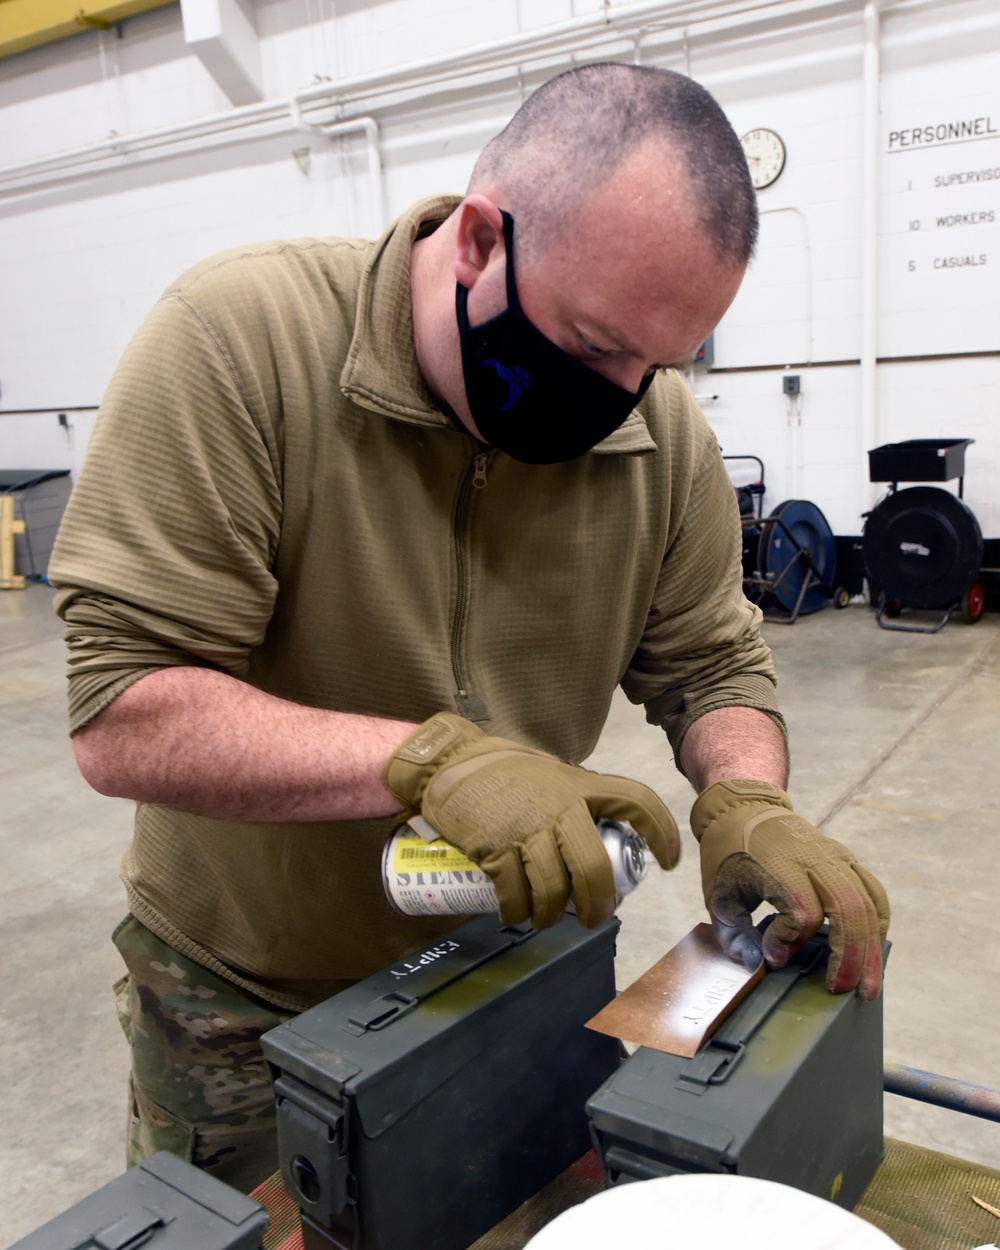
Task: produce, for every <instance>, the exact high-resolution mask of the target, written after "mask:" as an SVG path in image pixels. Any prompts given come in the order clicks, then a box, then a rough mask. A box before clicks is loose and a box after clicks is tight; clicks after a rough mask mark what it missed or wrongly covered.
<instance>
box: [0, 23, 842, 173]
mask: <svg viewBox="0 0 1000 1250" xmlns="http://www.w3.org/2000/svg"><path fill="white" fill-rule="evenodd" d="M858 4H859V0H729V2H726V3H716V4H712V5H709V6H706V4H705V3H704V0H673V2H668V3H663V0H659V2H649V0H647V2H646V3H640V4H632V5H621V6H618V7H615V8H613V9H607V8H605V9H602V10H600V11H599V12H597V13H595V14H588V15H586V16H580V17H577V18H574V19H572V20H569V21H566V22H561V23H557V24H555V25H552V26H547V27H542V28H540V29H538V30H536V31H529V32H526V33H521V34H518V35H516V36H511V37H508V38H505V39H501V40H496V41H494V42H493V43H490V44H483V45H480V46H477V47H471V48H464V49H460V50H458V51H456V52H453V53H449V54H447V55H445V56H439V57H434V58H431V59H428V60H423V61H417V62H411V63H410V64H408V65H404V66H399V67H396V68H394V69H391V70H377V71H373V72H371V73H368V74H362V75H358V76H356V77H354V78H349V79H342V80H340V81H339V82H322V83H317V84H315V85H313V86H310V87H307V88H304V89H302V90H300V91H296V92H295V93H294V95H293V96H292V100H294V101H295V104H294V106H293V105H292V103H291V102H290V100H289V99H288V98H284V99H279V100H267V101H262V102H261V103H259V104H250V105H243V106H242V107H240V108H235V109H231V110H229V111H228V112H225V113H217V114H213V115H210V116H207V117H203V118H199V119H197V120H195V121H189V122H182V123H177V124H174V125H170V126H162V127H157V128H155V129H152V130H145V131H136V132H132V133H129V134H125V135H116V134H111V135H109V136H107V137H106V138H104V139H101V140H97V141H96V142H94V143H90V144H85V145H83V146H82V147H77V148H71V149H68V150H66V151H62V152H56V153H53V154H51V155H49V156H46V157H39V158H37V159H35V160H30V161H23V162H20V163H18V164H16V165H8V166H5V167H2V168H0V194H10V193H12V192H15V191H24V190H29V189H31V188H32V187H34V186H37V185H39V184H43V183H45V182H48V181H50V180H52V179H53V178H57V177H59V176H65V175H73V174H80V173H85V172H88V169H95V168H102V167H108V166H102V165H101V164H100V163H101V162H108V161H111V160H115V159H116V158H118V164H120V158H122V157H127V156H133V157H135V156H137V155H139V154H140V153H142V152H144V151H150V150H154V149H163V148H166V147H174V146H182V145H187V146H200V145H201V144H202V143H204V144H205V145H206V146H207V145H208V144H209V143H212V144H215V143H219V142H232V141H234V140H236V139H239V138H241V137H248V136H246V131H247V130H249V129H250V128H252V127H262V126H265V125H270V126H279V127H280V126H282V125H284V126H287V125H289V124H291V125H293V127H294V125H295V123H294V122H293V121H292V120H291V117H292V109H293V107H294V108H297V109H298V116H299V120H300V121H301V120H302V106H303V105H306V104H312V105H314V106H319V105H321V104H326V105H329V106H333V107H338V108H340V109H343V108H345V107H347V106H348V105H349V104H352V103H354V104H356V103H358V102H360V101H366V102H369V103H370V102H371V101H372V100H374V99H375V98H376V97H379V96H386V95H392V94H398V93H400V92H405V91H418V90H421V89H423V88H425V87H430V86H434V87H440V86H441V85H442V84H443V83H445V82H447V81H449V80H454V79H462V78H468V77H470V76H476V75H481V74H483V73H487V72H511V71H516V70H517V68H518V66H520V65H522V64H524V63H530V62H533V61H540V60H545V59H547V58H553V57H557V56H560V55H566V54H568V53H571V52H578V53H583V52H586V51H587V50H588V49H589V50H593V49H594V48H595V47H596V46H597V45H599V44H601V43H605V42H607V41H608V40H609V39H610V40H616V41H621V40H623V39H626V38H627V37H628V35H629V33H630V32H632V33H635V32H636V31H637V30H640V29H641V33H642V36H643V38H644V39H649V38H650V37H651V36H652V37H656V38H657V39H658V42H661V43H662V42H663V41H664V40H668V41H670V42H673V43H677V44H678V46H679V47H683V44H684V43H685V41H688V40H691V39H692V38H694V37H697V38H699V39H703V40H706V41H707V40H709V39H714V38H717V37H719V36H721V35H730V36H732V35H735V34H736V33H740V34H745V33H747V32H748V31H751V30H772V29H787V28H788V27H789V26H790V25H796V24H800V25H804V24H809V23H814V22H818V21H824V20H828V19H830V18H835V17H839V16H843V15H844V14H847V13H852V12H855V11H856V10H857V8H858ZM353 120H355V119H343V121H345V122H347V121H353ZM241 132H242V133H241ZM118 164H116V165H112V166H110V167H111V168H117V167H118ZM5 183H6V184H8V185H7V186H6V187H5V186H4V185H3V184H5ZM11 184H13V185H11Z"/></svg>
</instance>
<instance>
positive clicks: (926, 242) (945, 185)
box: [879, 95, 1000, 356]
mask: <svg viewBox="0 0 1000 1250" xmlns="http://www.w3.org/2000/svg"><path fill="white" fill-rule="evenodd" d="M881 178H882V197H881V198H882V205H883V210H882V211H883V215H882V249H881V250H882V264H881V276H882V283H881V304H882V312H883V316H882V325H881V335H880V341H879V354H880V355H883V356H907V355H939V354H940V355H944V354H950V353H962V352H975V351H991V350H992V351H995V350H997V349H1000V299H998V294H1000V96H997V95H993V96H992V98H991V99H982V100H977V101H972V102H970V101H969V100H967V99H966V100H961V101H959V102H958V103H957V104H956V106H955V107H952V108H949V107H948V106H946V105H942V104H941V103H940V102H937V103H935V104H934V105H932V106H924V107H922V108H913V107H910V108H907V109H905V110H899V111H898V112H894V113H893V114H892V115H890V116H888V117H887V118H885V119H884V123H883V156H882V168H881Z"/></svg>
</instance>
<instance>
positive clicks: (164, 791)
mask: <svg viewBox="0 0 1000 1250" xmlns="http://www.w3.org/2000/svg"><path fill="white" fill-rule="evenodd" d="M415 728H416V726H415V725H413V724H410V723H409V722H405V721H392V720H382V719H380V718H378V717H373V716H356V715H352V714H349V713H343V712H330V711H325V710H323V709H320V708H310V707H303V706H302V705H300V704H297V703H289V702H287V701H286V700H284V699H278V698H275V697H274V696H273V695H269V694H265V693H264V692H263V691H260V690H257V689H255V688H254V687H252V686H248V685H246V684H245V683H244V682H240V681H237V680H236V679H234V678H232V677H227V676H226V675H225V674H223V673H219V672H216V671H215V670H214V669H206V668H193V667H192V668H164V669H158V670H157V671H156V672H155V673H150V674H149V675H147V676H146V677H142V678H140V679H139V681H137V682H135V683H134V684H133V685H132V686H129V688H128V689H127V690H125V691H124V692H123V693H122V694H120V695H119V696H118V698H117V699H115V701H114V702H113V703H112V704H111V705H110V706H109V707H107V708H105V710H104V711H103V712H102V713H101V714H100V715H99V716H97V717H96V718H95V719H94V720H93V721H92V722H91V723H90V724H89V725H88V726H86V728H85V729H82V730H81V731H80V732H79V733H78V734H77V735H76V736H75V737H74V738H73V747H74V751H75V753H76V759H77V763H78V765H79V767H80V771H81V772H82V773H83V775H84V777H85V778H86V780H87V781H88V782H89V783H90V784H91V785H92V786H93V787H94V788H95V789H96V790H99V791H100V792H101V793H102V794H108V795H112V796H114V797H116V798H126V799H134V800H136V801H138V802H143V803H164V804H167V805H168V806H171V807H179V808H183V809H184V810H186V811H191V812H197V813H199V814H201V815H204V816H214V817H217V818H219V819H223V820H260V821H311V820H349V819H358V818H365V817H374V816H388V815H391V814H392V813H393V812H395V811H398V810H399V803H398V802H397V801H396V800H395V799H394V798H393V796H392V795H391V794H390V793H389V791H388V790H387V789H386V787H385V782H384V780H383V773H384V770H385V765H386V762H387V761H388V759H389V757H390V756H391V755H392V754H393V752H394V751H395V750H396V748H397V747H398V746H399V745H400V743H401V742H402V741H403V740H404V739H405V738H407V737H408V736H409V735H410V734H411V733H412V732H413V730H414V729H415Z"/></svg>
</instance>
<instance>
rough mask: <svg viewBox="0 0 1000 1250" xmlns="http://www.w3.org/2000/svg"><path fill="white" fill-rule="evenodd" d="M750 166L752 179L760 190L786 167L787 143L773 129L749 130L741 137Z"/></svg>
mask: <svg viewBox="0 0 1000 1250" xmlns="http://www.w3.org/2000/svg"><path fill="white" fill-rule="evenodd" d="M740 143H741V144H742V146H743V154H744V156H745V157H746V158H747V165H748V166H749V167H750V181H751V182H752V183H753V185H754V187H755V188H756V189H757V190H758V191H760V190H761V189H762V188H763V187H769V186H770V185H771V183H772V182H774V180H775V179H776V178H777V176H778V175H779V174H780V173H781V171H782V170H783V169H784V168H785V145H784V143H782V141H781V138H780V136H779V135H776V134H775V132H774V131H773V130H748V131H747V133H746V134H745V135H743V136H742V138H741V139H740Z"/></svg>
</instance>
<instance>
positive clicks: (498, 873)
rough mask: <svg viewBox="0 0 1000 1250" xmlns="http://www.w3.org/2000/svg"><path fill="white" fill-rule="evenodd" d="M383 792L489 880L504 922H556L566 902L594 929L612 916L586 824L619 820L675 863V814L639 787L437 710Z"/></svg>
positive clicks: (611, 895)
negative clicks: (387, 791) (492, 734)
mask: <svg viewBox="0 0 1000 1250" xmlns="http://www.w3.org/2000/svg"><path fill="white" fill-rule="evenodd" d="M385 777H386V784H387V785H388V787H389V789H390V790H391V791H392V793H393V794H394V795H395V797H396V798H397V799H399V801H400V802H401V803H402V804H404V807H405V810H404V813H403V814H404V816H413V815H416V814H417V813H419V814H420V815H421V816H423V817H424V819H425V820H427V821H428V822H429V823H430V824H431V825H432V826H433V827H434V828H435V829H436V830H437V832H438V833H439V834H440V835H441V837H442V838H444V839H445V840H446V841H447V842H450V843H451V844H452V845H453V846H456V847H458V849H459V850H460V851H461V852H462V853H463V854H464V855H467V856H468V858H469V859H471V860H473V861H474V862H475V863H477V864H478V865H479V866H480V867H481V868H482V869H483V870H484V871H485V872H486V873H488V874H489V876H490V878H491V879H492V881H493V884H494V885H495V887H496V891H497V898H498V899H499V902H500V916H501V918H502V919H503V921H504V923H505V924H517V923H519V922H520V921H522V920H527V919H528V918H529V917H530V919H531V923H532V924H533V925H534V927H535V928H536V929H542V928H545V927H546V926H547V925H551V924H555V922H556V921H557V920H558V919H559V917H560V916H561V915H562V913H563V911H564V910H565V908H566V904H567V902H568V901H569V899H570V896H572V898H573V903H574V905H575V907H576V915H577V919H578V920H579V921H580V923H581V924H582V925H583V926H584V927H585V928H588V929H589V928H596V926H598V925H600V924H603V923H604V922H605V921H606V920H608V919H609V918H610V917H611V915H612V913H613V912H614V909H615V882H614V873H613V870H612V866H611V860H610V859H609V858H608V853H607V851H606V850H605V848H604V843H603V841H602V840H601V835H600V833H599V832H598V830H597V827H596V825H595V823H594V822H595V821H596V820H598V819H601V818H606V819H608V820H621V821H628V823H629V824H630V825H632V827H633V828H634V829H635V830H636V831H637V832H638V833H640V834H642V836H643V837H644V838H645V839H646V841H647V843H648V844H649V848H650V850H651V851H652V852H653V854H654V855H655V856H656V858H657V860H658V861H659V863H660V865H661V866H662V867H663V868H673V866H674V865H675V864H676V863H677V860H678V858H679V857H680V837H679V835H678V832H677V825H676V823H675V822H674V818H673V817H672V816H671V815H670V813H669V811H667V809H666V807H665V806H664V805H663V803H662V802H661V801H660V799H659V798H657V796H656V795H655V794H654V793H653V791H652V790H650V789H649V788H648V787H647V786H644V785H641V784H640V783H639V782H637V781H629V780H627V779H626V778H624V777H611V776H606V775H604V774H602V773H595V772H590V771H589V770H587V769H585V768H579V767H577V766H576V765H574V764H566V763H564V762H563V761H562V760H559V759H557V758H556V757H555V756H554V755H547V754H546V753H545V752H544V751H536V750H533V749H532V748H531V747H526V746H522V745H521V744H520V743H517V742H512V741H510V740H508V739H506V738H492V737H489V736H488V735H487V734H485V733H483V731H482V730H481V729H480V728H479V727H478V726H476V725H473V724H472V723H471V721H467V720H465V719H463V718H462V717H461V716H456V715H454V714H453V713H451V712H439V713H438V714H437V715H436V716H432V717H431V718H430V719H429V720H427V721H425V722H424V723H423V724H422V725H421V726H420V728H419V729H418V730H417V731H416V733H413V734H411V735H410V737H409V738H407V740H406V741H405V742H404V743H403V745H402V746H401V747H399V749H398V750H397V751H396V753H395V754H394V755H393V757H392V758H391V759H390V761H389V764H388V766H387V768H386V774H385Z"/></svg>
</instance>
